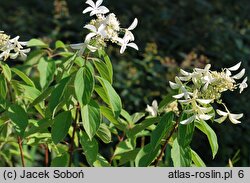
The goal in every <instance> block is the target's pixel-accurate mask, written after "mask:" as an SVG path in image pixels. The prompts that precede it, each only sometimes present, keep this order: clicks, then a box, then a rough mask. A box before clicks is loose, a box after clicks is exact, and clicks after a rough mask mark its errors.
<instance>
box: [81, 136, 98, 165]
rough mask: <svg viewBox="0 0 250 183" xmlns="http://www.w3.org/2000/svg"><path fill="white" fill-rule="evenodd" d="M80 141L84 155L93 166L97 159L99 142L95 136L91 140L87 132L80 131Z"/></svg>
mask: <svg viewBox="0 0 250 183" xmlns="http://www.w3.org/2000/svg"><path fill="white" fill-rule="evenodd" d="M80 143H81V145H82V148H83V151H84V155H85V156H86V159H87V161H88V163H89V165H90V166H93V164H94V162H95V161H96V160H97V155H98V143H97V141H96V140H95V139H94V138H93V139H92V140H90V138H89V137H88V135H87V134H86V133H85V132H82V131H81V132H80Z"/></svg>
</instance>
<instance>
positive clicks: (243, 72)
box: [232, 69, 246, 79]
mask: <svg viewBox="0 0 250 183" xmlns="http://www.w3.org/2000/svg"><path fill="white" fill-rule="evenodd" d="M245 71H246V70H245V69H242V70H241V71H240V72H239V73H238V74H236V75H234V76H232V78H233V79H241V78H242V77H243V76H244V74H245Z"/></svg>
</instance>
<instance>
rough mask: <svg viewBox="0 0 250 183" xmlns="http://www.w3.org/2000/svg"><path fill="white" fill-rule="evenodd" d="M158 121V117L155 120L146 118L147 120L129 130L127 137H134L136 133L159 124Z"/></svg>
mask: <svg viewBox="0 0 250 183" xmlns="http://www.w3.org/2000/svg"><path fill="white" fill-rule="evenodd" d="M159 119H160V118H159V117H155V118H148V119H145V120H143V121H142V122H141V123H138V124H137V125H135V126H134V127H133V128H132V129H130V130H129V132H128V135H129V136H135V135H136V134H137V133H139V132H141V131H143V130H145V129H146V128H147V127H149V126H151V125H152V124H155V123H157V122H159Z"/></svg>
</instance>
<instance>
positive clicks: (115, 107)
mask: <svg viewBox="0 0 250 183" xmlns="http://www.w3.org/2000/svg"><path fill="white" fill-rule="evenodd" d="M96 78H97V79H98V80H99V82H100V83H101V85H102V87H103V88H104V91H105V94H106V96H107V99H108V104H109V106H110V107H111V109H112V112H113V114H114V116H115V118H118V116H119V115H120V113H121V110H122V102H121V99H120V97H119V95H118V94H117V93H116V91H115V89H114V88H113V87H112V85H111V84H110V83H109V82H108V81H107V80H106V79H103V78H101V77H98V76H97V77H96Z"/></svg>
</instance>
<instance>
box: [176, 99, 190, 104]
mask: <svg viewBox="0 0 250 183" xmlns="http://www.w3.org/2000/svg"><path fill="white" fill-rule="evenodd" d="M178 102H180V103H183V104H189V103H190V102H191V100H190V99H187V100H178Z"/></svg>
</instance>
